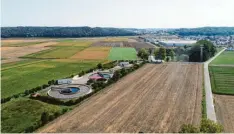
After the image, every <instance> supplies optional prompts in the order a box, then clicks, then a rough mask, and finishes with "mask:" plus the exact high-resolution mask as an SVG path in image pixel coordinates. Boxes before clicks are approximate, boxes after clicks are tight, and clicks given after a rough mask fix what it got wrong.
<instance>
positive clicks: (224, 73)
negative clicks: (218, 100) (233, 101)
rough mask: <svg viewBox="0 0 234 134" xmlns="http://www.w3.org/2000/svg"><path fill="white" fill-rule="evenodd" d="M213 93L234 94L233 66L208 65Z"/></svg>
mask: <svg viewBox="0 0 234 134" xmlns="http://www.w3.org/2000/svg"><path fill="white" fill-rule="evenodd" d="M209 71H210V77H211V85H212V90H213V93H217V94H232V95H234V67H231V66H209Z"/></svg>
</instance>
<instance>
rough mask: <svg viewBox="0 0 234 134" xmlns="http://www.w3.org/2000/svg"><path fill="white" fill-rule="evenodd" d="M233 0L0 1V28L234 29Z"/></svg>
mask: <svg viewBox="0 0 234 134" xmlns="http://www.w3.org/2000/svg"><path fill="white" fill-rule="evenodd" d="M233 6H234V0H1V26H2V27H4V26H91V27H118V28H193V27H204V26H234V8H233Z"/></svg>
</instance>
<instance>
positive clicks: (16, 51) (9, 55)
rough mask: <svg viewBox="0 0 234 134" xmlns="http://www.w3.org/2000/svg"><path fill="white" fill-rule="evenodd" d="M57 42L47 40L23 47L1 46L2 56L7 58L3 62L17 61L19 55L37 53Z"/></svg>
mask: <svg viewBox="0 0 234 134" xmlns="http://www.w3.org/2000/svg"><path fill="white" fill-rule="evenodd" d="M56 43H57V42H46V43H40V44H37V45H32V46H23V47H1V48H0V50H1V53H2V58H6V60H3V61H2V63H9V62H15V61H20V60H22V59H20V58H19V57H22V56H25V55H28V54H31V53H36V52H39V51H42V50H46V49H50V47H46V46H50V45H54V44H56Z"/></svg>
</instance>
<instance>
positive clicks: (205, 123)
mask: <svg viewBox="0 0 234 134" xmlns="http://www.w3.org/2000/svg"><path fill="white" fill-rule="evenodd" d="M200 131H201V132H203V133H221V132H223V127H222V125H220V124H218V123H215V122H214V121H211V120H209V119H202V121H201V126H200Z"/></svg>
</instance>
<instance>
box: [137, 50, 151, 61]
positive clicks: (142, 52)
mask: <svg viewBox="0 0 234 134" xmlns="http://www.w3.org/2000/svg"><path fill="white" fill-rule="evenodd" d="M137 56H138V57H140V58H141V59H144V60H147V59H148V56H149V53H148V51H147V50H146V49H144V48H142V49H140V50H139V52H138V54H137Z"/></svg>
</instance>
